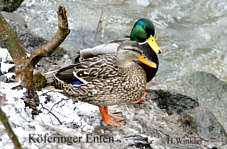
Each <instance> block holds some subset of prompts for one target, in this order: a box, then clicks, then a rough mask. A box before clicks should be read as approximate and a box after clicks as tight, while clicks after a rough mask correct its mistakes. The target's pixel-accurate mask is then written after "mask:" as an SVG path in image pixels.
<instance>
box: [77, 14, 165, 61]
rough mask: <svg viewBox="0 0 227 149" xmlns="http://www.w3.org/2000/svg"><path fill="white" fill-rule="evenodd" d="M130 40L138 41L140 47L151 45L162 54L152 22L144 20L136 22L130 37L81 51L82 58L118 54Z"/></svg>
mask: <svg viewBox="0 0 227 149" xmlns="http://www.w3.org/2000/svg"><path fill="white" fill-rule="evenodd" d="M128 40H131V41H136V42H138V43H140V45H146V44H149V45H150V47H152V48H153V50H154V51H155V52H156V53H161V50H160V48H159V47H158V45H157V43H156V40H155V28H154V25H153V23H152V21H151V20H149V19H146V18H142V19H139V20H137V21H136V22H135V24H134V26H133V28H132V30H131V33H130V36H129V37H126V38H123V39H119V40H114V41H111V42H110V43H107V44H102V45H99V46H96V47H93V48H87V49H83V50H80V51H79V55H80V58H82V59H83V58H88V57H92V56H95V55H99V54H116V52H117V48H118V47H119V46H120V44H121V43H122V42H124V41H128Z"/></svg>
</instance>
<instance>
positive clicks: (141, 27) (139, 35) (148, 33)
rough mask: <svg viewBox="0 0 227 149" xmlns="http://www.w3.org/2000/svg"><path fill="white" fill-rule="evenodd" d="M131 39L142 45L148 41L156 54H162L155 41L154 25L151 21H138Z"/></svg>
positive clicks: (143, 19)
mask: <svg viewBox="0 0 227 149" xmlns="http://www.w3.org/2000/svg"><path fill="white" fill-rule="evenodd" d="M130 39H131V40H132V41H136V42H140V43H142V42H145V41H147V42H148V44H149V45H150V47H151V48H152V49H153V50H154V51H155V52H156V53H161V49H160V48H159V46H158V44H157V43H156V40H155V28H154V25H153V23H152V21H151V20H149V19H146V18H142V19H139V20H137V21H136V23H135V24H134V26H133V28H132V30H131V34H130Z"/></svg>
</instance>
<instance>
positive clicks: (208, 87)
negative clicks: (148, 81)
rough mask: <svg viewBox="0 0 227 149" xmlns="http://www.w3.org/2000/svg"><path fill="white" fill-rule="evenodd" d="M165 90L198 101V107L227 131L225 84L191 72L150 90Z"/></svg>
mask: <svg viewBox="0 0 227 149" xmlns="http://www.w3.org/2000/svg"><path fill="white" fill-rule="evenodd" d="M160 88H162V89H165V90H168V91H175V92H177V93H180V94H183V95H186V96H189V97H192V98H193V99H198V102H199V105H200V106H204V107H207V108H208V109H209V111H211V112H212V113H213V114H214V115H215V117H216V118H217V120H218V121H219V122H220V123H221V124H222V125H223V126H224V128H225V130H226V129H227V110H226V108H225V107H226V106H227V83H226V82H224V81H222V80H219V79H218V78H217V77H216V76H215V75H213V74H212V73H207V72H201V71H198V72H193V73H190V74H187V75H185V76H182V77H180V78H176V79H169V80H167V81H166V82H165V83H164V84H159V85H156V86H153V87H152V88H151V89H160Z"/></svg>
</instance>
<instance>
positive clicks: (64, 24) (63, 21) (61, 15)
mask: <svg viewBox="0 0 227 149" xmlns="http://www.w3.org/2000/svg"><path fill="white" fill-rule="evenodd" d="M69 33H70V30H69V29H68V21H67V17H66V10H65V8H64V7H63V6H59V7H58V31H57V33H56V34H55V36H54V37H53V39H52V40H51V41H49V42H48V43H47V44H45V45H43V46H41V47H39V48H38V49H36V50H35V51H34V52H33V53H32V54H31V56H30V62H31V64H32V65H33V66H35V65H36V64H37V63H38V62H39V61H40V59H41V58H42V57H45V56H49V55H50V54H51V53H53V51H54V50H55V49H56V48H57V47H58V46H59V45H60V44H61V43H62V42H63V41H64V40H65V38H66V37H67V35H68V34H69Z"/></svg>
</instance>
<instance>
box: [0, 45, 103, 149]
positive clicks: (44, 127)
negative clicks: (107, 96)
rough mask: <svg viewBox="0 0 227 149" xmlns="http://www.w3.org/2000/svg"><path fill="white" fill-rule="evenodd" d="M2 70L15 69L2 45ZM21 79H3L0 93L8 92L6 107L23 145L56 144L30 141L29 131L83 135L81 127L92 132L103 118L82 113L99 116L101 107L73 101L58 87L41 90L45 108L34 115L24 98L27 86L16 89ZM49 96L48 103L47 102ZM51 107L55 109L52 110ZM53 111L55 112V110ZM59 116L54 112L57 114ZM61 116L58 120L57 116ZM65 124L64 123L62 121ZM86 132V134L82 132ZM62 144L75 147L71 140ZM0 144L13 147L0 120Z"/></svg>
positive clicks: (3, 148) (8, 148)
mask: <svg viewBox="0 0 227 149" xmlns="http://www.w3.org/2000/svg"><path fill="white" fill-rule="evenodd" d="M0 51H1V55H0V60H1V64H3V65H1V66H4V68H3V67H1V71H3V72H4V73H5V74H4V75H5V76H7V77H8V78H11V77H12V76H13V75H15V74H14V73H7V71H8V68H10V67H12V65H13V64H10V63H11V62H10V61H12V59H11V57H10V56H9V54H8V51H7V50H6V49H1V48H0ZM19 84H20V82H15V83H14V82H13V83H5V82H0V96H5V97H6V98H5V101H3V102H2V101H1V102H0V103H3V104H2V110H3V111H4V112H5V113H6V115H7V117H8V119H9V122H10V124H11V127H12V129H13V131H14V132H15V134H16V135H17V137H18V139H19V142H21V144H23V145H22V146H23V148H29V149H38V148H40V147H41V146H43V148H52V147H53V146H52V145H53V144H48V143H46V144H40V143H29V135H31V134H42V135H44V134H46V133H48V134H49V135H52V134H61V135H66V136H74V135H75V134H76V135H79V134H80V133H81V131H84V132H92V131H93V130H94V128H95V127H94V126H95V125H99V122H100V119H96V120H95V123H94V122H93V124H92V125H91V124H88V123H90V122H89V120H87V119H85V118H83V117H81V116H80V115H83V116H85V117H86V116H87V117H88V116H89V117H95V116H97V115H98V114H99V111H98V107H96V106H93V105H90V104H84V103H81V102H79V101H78V102H76V103H73V101H72V100H71V99H69V98H68V97H66V96H64V95H63V94H61V93H59V92H57V91H56V90H48V89H43V90H42V91H38V92H37V94H38V95H39V100H40V105H39V107H38V109H40V110H41V111H42V113H40V114H39V115H38V116H35V117H34V119H32V115H31V109H29V108H28V107H26V108H25V104H24V101H23V99H24V98H25V93H26V89H25V88H22V89H12V88H13V87H15V86H18V85H19ZM47 99H48V101H47V103H46V102H45V101H46V100H47ZM50 111H51V112H50ZM51 113H52V114H51ZM53 114H54V115H55V116H54V115H53ZM56 117H57V118H58V119H59V120H57V118H56ZM59 121H61V123H62V125H60V122H59ZM80 135H83V134H80ZM57 145H59V146H58V147H60V146H61V148H73V147H70V146H68V145H67V144H64V143H63V144H57ZM0 148H1V149H11V148H13V145H12V142H11V140H10V139H9V138H8V135H7V133H6V131H5V128H4V126H3V125H2V124H1V122H0Z"/></svg>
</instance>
